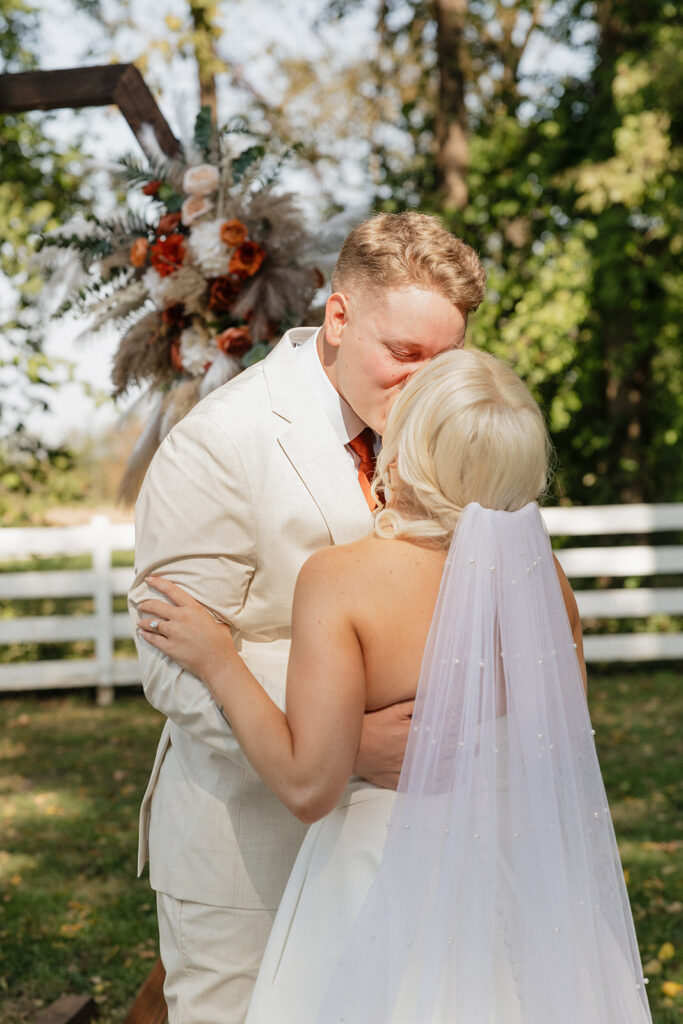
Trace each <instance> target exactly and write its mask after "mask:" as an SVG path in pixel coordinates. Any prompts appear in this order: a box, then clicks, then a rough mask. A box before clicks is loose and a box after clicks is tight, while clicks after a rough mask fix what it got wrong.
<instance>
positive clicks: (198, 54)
mask: <svg viewBox="0 0 683 1024" xmlns="http://www.w3.org/2000/svg"><path fill="white" fill-rule="evenodd" d="M189 4H190V17H191V19H192V26H193V29H194V32H193V39H194V53H195V59H196V61H197V75H198V78H199V105H200V106H201V107H208V108H209V110H210V111H211V120H212V121H213V123H214V124H217V122H218V103H217V96H216V68H217V67H220V65H221V60H220V57H219V56H218V52H217V50H216V41H217V39H219V38H220V35H221V31H220V29H219V28H218V26H217V25H216V23H215V20H214V19H215V13H216V11H215V4H212V3H211V0H189Z"/></svg>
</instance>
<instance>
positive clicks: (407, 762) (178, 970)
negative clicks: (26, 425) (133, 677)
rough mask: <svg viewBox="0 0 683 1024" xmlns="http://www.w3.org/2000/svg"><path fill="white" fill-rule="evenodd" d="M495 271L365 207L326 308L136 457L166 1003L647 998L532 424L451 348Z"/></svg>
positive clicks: (587, 1007) (244, 1005)
mask: <svg viewBox="0 0 683 1024" xmlns="http://www.w3.org/2000/svg"><path fill="white" fill-rule="evenodd" d="M484 287H485V275H484V271H483V268H482V266H481V264H480V262H479V259H478V257H477V256H476V254H475V253H474V251H473V250H472V249H471V248H470V247H469V246H467V245H466V244H465V243H463V242H462V241H460V240H459V239H457V238H455V237H454V236H453V235H451V234H450V233H449V232H447V231H446V230H445V229H444V228H443V227H442V226H441V225H440V223H439V222H438V221H437V220H436V219H435V218H432V217H428V216H425V215H422V214H418V213H412V212H410V213H403V214H395V215H391V214H380V215H378V216H376V217H373V218H371V219H370V220H368V221H366V222H364V223H362V224H360V225H359V226H358V227H356V228H355V229H354V230H353V231H352V232H351V234H350V235H349V236H348V238H347V239H346V241H345V243H344V245H343V247H342V250H341V253H340V255H339V259H338V261H337V264H336V266H335V270H334V272H333V276H332V294H331V296H330V297H329V299H328V300H327V304H326V308H325V319H324V324H323V326H322V327H321V328H298V329H294V330H291V331H289V332H287V334H285V336H284V337H283V338H282V339H281V341H280V342H279V343H278V345H277V346H276V347H275V349H274V351H273V352H272V353H271V354H270V355H269V356H268V357H267V358H266V359H265V360H264V361H263V362H262V363H259V364H257V365H256V366H254V367H252V368H251V369H249V370H247V371H245V372H244V373H243V374H241V375H240V376H239V377H237V378H235V379H234V380H232V381H230V382H229V383H228V384H226V385H224V386H223V387H221V388H219V389H217V390H216V391H214V392H213V393H212V394H210V395H209V396H208V397H207V398H205V399H204V400H203V401H202V402H201V403H200V404H199V405H198V406H197V407H196V408H195V409H194V410H193V411H192V412H191V413H190V414H189V415H188V416H187V417H186V418H185V419H184V420H183V421H182V422H181V423H180V424H179V425H178V426H176V427H175V428H174V430H173V431H171V433H170V434H169V436H168V437H167V438H166V440H165V441H164V442H163V444H162V445H161V447H160V449H159V451H158V453H157V455H156V456H155V459H154V461H153V463H152V465H151V467H150V470H149V472H148V475H147V478H146V480H145V483H144V485H143V489H142V492H141V495H140V499H139V501H138V505H137V509H136V526H137V530H136V533H137V548H136V581H135V584H134V587H133V589H132V591H131V608H132V611H133V614H134V615H135V618H136V622H137V625H138V650H139V656H140V668H141V674H142V679H143V685H144V688H145V694H146V696H147V698H148V700H149V701H150V702H151V703H152V704H153V705H154V706H155V707H156V708H158V709H159V710H160V711H161V712H162V713H163V714H164V715H166V717H167V722H166V724H165V726H164V730H163V733H162V736H161V740H160V743H159V747H158V750H157V756H156V760H155V764H154V768H153V770H152V776H151V779H150V783H149V786H148V789H147V792H146V795H145V798H144V801H143V805H142V810H141V830H140V865H139V866H140V870H141V869H142V867H143V865H144V862H145V860H146V859H147V856H149V862H150V882H151V885H152V887H153V889H155V890H156V893H157V908H158V916H159V935H160V947H161V957H162V961H163V964H164V968H165V970H166V981H165V988H164V993H165V997H166V1001H167V1004H168V1010H169V1022H170V1024H214V1022H215V1024H218V1022H220V1024H244V1022H246V1024H336V1022H347V1024H447V1022H448V1024H451V1022H452V1024H546V1022H548V1021H551V1020H552V1021H553V1022H554V1024H577V1022H578V1021H580V1022H581V1024H647V1022H649V1021H650V1020H651V1018H650V1014H649V1010H648V1006H647V999H646V997H645V991H644V988H643V985H644V979H643V977H642V970H641V967H640V962H639V958H638V951H637V945H636V942H635V934H634V929H633V922H632V917H631V912H630V908H629V904H628V898H627V894H626V890H625V886H624V880H623V873H622V871H621V866H620V863H619V856H618V852H617V847H616V842H615V838H614V831H613V828H612V822H611V818H610V814H609V809H608V807H607V802H606V797H605V791H604V787H603V784H602V779H601V775H600V769H599V766H598V762H597V758H596V754H595V746H594V739H593V733H592V730H591V727H590V719H589V716H588V710H587V705H586V696H585V682H586V678H585V665H584V661H583V653H582V644H581V630H580V624H579V618H578V612H577V608H576V603H575V601H574V598H573V595H572V593H571V589H570V587H569V584H568V583H567V580H566V578H565V577H564V574H563V573H562V570H561V569H560V567H559V565H558V563H557V561H556V560H555V559H554V557H553V555H552V552H551V549H550V544H549V540H548V537H547V534H546V532H545V530H544V527H543V523H542V520H541V517H540V513H539V510H538V506H537V504H536V500H537V499H538V498H539V497H540V496H541V495H542V494H543V492H544V490H545V488H546V485H547V480H548V458H549V451H550V445H549V440H548V436H547V432H546V428H545V424H544V420H543V416H542V413H541V411H540V410H539V408H538V406H537V405H536V403H535V401H534V400H533V398H532V397H531V395H530V394H529V392H528V390H527V388H526V386H525V385H524V384H523V383H522V382H521V381H520V379H519V378H518V377H517V376H516V375H515V373H514V372H513V371H512V370H511V369H510V368H509V367H507V366H506V365H505V364H503V363H502V362H500V361H499V360H496V359H494V358H493V357H492V356H489V355H485V354H483V353H481V352H477V351H476V350H473V349H467V350H465V349H463V343H464V337H465V329H466V326H467V318H468V315H469V313H470V312H473V311H474V310H476V308H477V307H478V305H479V304H480V302H481V300H482V298H483V293H484ZM376 456H377V458H376ZM375 459H376V466H375ZM285 694H286V701H285ZM311 823H314V824H311ZM309 825H310V826H311V827H310V828H308V829H307V826H309Z"/></svg>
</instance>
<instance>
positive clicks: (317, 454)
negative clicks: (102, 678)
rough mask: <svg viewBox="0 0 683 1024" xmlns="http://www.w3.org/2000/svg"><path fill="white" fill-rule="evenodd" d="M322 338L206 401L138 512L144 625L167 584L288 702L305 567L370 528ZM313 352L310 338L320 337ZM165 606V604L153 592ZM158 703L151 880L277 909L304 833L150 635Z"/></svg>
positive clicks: (146, 667)
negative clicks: (314, 364) (159, 584)
mask: <svg viewBox="0 0 683 1024" xmlns="http://www.w3.org/2000/svg"><path fill="white" fill-rule="evenodd" d="M316 330H317V329H315V328H297V329H295V330H292V331H289V332H288V333H287V334H286V335H285V336H284V337H283V338H282V339H281V341H280V342H279V343H278V345H277V346H276V347H275V349H274V350H273V352H272V353H271V354H270V355H269V356H268V357H267V358H266V359H265V360H264V361H263V362H261V363H258V364H257V365H255V366H253V367H251V368H250V369H249V370H246V371H245V372H244V373H242V374H240V375H239V376H238V377H237V378H235V379H234V380H232V381H230V382H229V383H228V384H226V385H224V386H223V387H220V388H218V389H217V390H216V391H214V392H212V393H211V394H210V395H209V396H207V397H206V398H205V399H204V400H203V401H202V402H200V403H199V405H197V406H196V407H195V408H194V409H193V410H192V412H191V413H190V414H189V415H188V416H186V417H185V419H184V420H182V421H181V423H179V424H178V425H177V426H176V427H175V428H174V429H173V430H172V431H171V433H170V434H169V435H168V437H167V438H166V439H165V440H164V441H163V443H162V445H161V446H160V448H159V451H158V452H157V454H156V456H155V458H154V460H153V462H152V465H151V467H150V470H149V472H148V474H147V477H146V479H145V483H144V485H143V488H142V492H141V494H140V498H139V500H138V504H137V507H136V526H137V547H136V578H135V583H134V586H133V588H132V590H131V593H130V607H131V613H132V615H133V616H134V617H135V618H137V615H136V607H137V604H138V602H139V601H141V600H143V599H144V597H146V596H150V593H151V592H150V590H149V589H148V587H147V585H146V584H145V582H144V578H145V576H147V575H149V574H150V573H158V574H160V575H163V576H166V577H168V578H169V579H172V580H174V581H175V582H177V583H179V584H180V585H181V586H183V587H184V588H185V589H186V590H187V591H188V592H189V593H190V594H192V595H193V596H195V597H197V598H198V599H199V600H200V601H201V602H202V603H203V604H204V605H206V606H207V607H208V608H209V609H210V610H211V611H212V612H213V613H214V614H215V615H216V616H217V617H218V618H220V619H223V620H226V621H227V622H229V623H230V624H231V625H232V627H233V636H234V638H235V642H236V645H237V648H238V650H239V651H240V653H241V655H242V657H243V658H244V660H245V662H246V663H247V665H248V666H249V667H250V668H251V669H252V671H253V672H254V673H255V675H257V677H258V678H259V680H260V681H261V683H262V685H263V686H264V687H265V688H266V689H267V691H268V692H269V693H270V694H271V696H273V697H274V699H276V700H277V701H278V703H279V704H280V706H283V703H284V688H285V677H286V669H287V658H288V653H289V643H290V616H291V605H292V596H293V592H294V584H295V581H296V577H297V574H298V572H299V569H300V568H301V565H302V563H303V562H304V561H305V560H306V558H307V557H308V556H309V555H310V554H311V553H312V552H314V551H316V550H318V549H319V548H321V547H325V546H327V545H329V544H343V543H346V542H348V541H351V540H355V539H356V538H358V537H360V536H362V535H363V534H364V533H367V532H368V531H369V529H370V528H371V516H370V512H369V510H368V507H367V504H366V502H365V499H364V497H363V493H362V491H361V488H360V486H359V484H358V477H357V472H356V470H355V468H354V465H353V461H352V458H351V457H350V456H349V452H348V451H347V450H346V449H345V447H344V444H343V443H340V441H339V437H338V436H337V434H335V431H334V430H333V428H332V426H331V424H330V421H329V419H328V418H327V417H326V415H325V411H324V408H323V403H321V402H320V401H319V396H318V395H316V393H315V388H313V387H311V379H310V375H307V374H306V373H305V372H304V367H303V364H302V356H303V350H302V349H301V348H300V346H301V345H303V343H304V342H305V341H306V340H307V339H309V338H311V336H312V335H313V334H315V333H316ZM313 344H314V342H313ZM157 596H158V595H157ZM138 653H139V657H140V670H141V676H142V681H143V685H144V690H145V694H146V696H147V699H148V700H149V701H150V703H151V704H153V705H154V707H156V708H158V709H159V711H161V712H162V713H163V714H164V715H166V716H167V722H166V724H165V726H164V729H163V732H162V735H161V739H160V742H159V747H158V750H157V755H156V759H155V762H154V767H153V770H152V775H151V778H150V781H149V785H148V787H147V792H146V794H145V797H144V800H143V804H142V809H141V814H140V848H139V863H138V867H139V871H142V868H143V866H144V863H145V861H146V859H147V857H148V856H149V860H150V882H151V885H152V887H153V888H154V889H156V890H157V891H160V892H164V893H167V894H168V895H170V896H173V897H175V898H176V899H182V900H191V901H194V902H198V903H206V904H210V905H213V906H222V907H236V908H244V909H268V910H270V909H275V908H276V907H277V904H278V902H279V899H280V896H281V894H282V891H283V889H284V886H285V883H286V881H287V877H288V875H289V871H290V869H291V867H292V864H293V862H294V859H295V857H296V854H297V851H298V848H299V845H300V843H301V840H302V838H303V834H304V832H305V827H304V826H303V825H302V824H301V823H300V822H299V821H297V820H296V819H295V818H294V817H293V816H292V815H291V814H290V813H289V811H287V810H286V809H285V808H284V806H283V805H282V804H280V803H279V801H278V800H277V799H276V798H275V797H274V796H273V795H272V794H271V793H270V792H269V790H268V789H267V788H266V787H265V786H264V784H263V783H262V782H261V780H260V779H259V778H258V776H257V775H256V774H255V772H254V771H253V770H252V768H251V767H250V765H249V763H248V762H247V760H246V758H245V757H244V755H243V754H242V752H241V750H240V749H239V747H238V745H237V743H236V741H235V739H234V737H233V735H232V733H231V731H230V728H229V726H228V725H227V724H226V722H225V720H224V719H223V718H222V717H221V716H220V714H219V712H218V710H217V708H216V706H215V704H214V702H213V700H212V699H211V697H210V695H209V693H208V691H207V690H206V688H205V687H204V685H203V684H202V683H201V682H200V681H199V680H198V679H196V678H195V677H194V676H192V675H190V674H189V673H187V672H185V671H183V670H181V669H180V668H179V667H178V666H177V665H176V664H175V663H173V662H172V661H170V660H169V659H168V658H166V657H165V656H164V655H162V654H161V653H160V652H159V651H157V650H156V649H155V648H154V647H152V646H151V645H150V644H147V643H145V642H144V641H143V640H138Z"/></svg>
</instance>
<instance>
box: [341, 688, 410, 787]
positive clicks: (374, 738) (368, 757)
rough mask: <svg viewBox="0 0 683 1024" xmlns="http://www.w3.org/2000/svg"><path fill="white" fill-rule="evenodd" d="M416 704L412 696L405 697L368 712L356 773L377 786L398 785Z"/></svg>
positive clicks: (365, 718)
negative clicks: (410, 697)
mask: <svg viewBox="0 0 683 1024" xmlns="http://www.w3.org/2000/svg"><path fill="white" fill-rule="evenodd" d="M414 704H415V702H414V701H412V700H404V701H401V702H400V703H398V704H390V705H389V707H386V708H380V709H379V710H377V711H368V712H367V713H366V715H365V716H364V719H363V732H362V734H361V740H360V746H359V748H358V754H357V756H356V763H355V766H354V772H355V774H356V775H360V776H361V778H363V779H367V780H368V782H372V783H373V784H374V785H375V786H382V787H383V788H384V789H396V787H397V786H398V778H399V775H400V774H401V768H402V766H403V757H404V754H405V752H406V745H407V743H408V733H409V732H410V723H411V720H412V715H413V707H414Z"/></svg>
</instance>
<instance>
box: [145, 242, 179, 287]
mask: <svg viewBox="0 0 683 1024" xmlns="http://www.w3.org/2000/svg"><path fill="white" fill-rule="evenodd" d="M184 259H185V238H184V236H183V235H181V234H174V235H166V237H165V238H162V239H160V240H159V241H158V242H155V243H154V245H153V246H152V248H151V256H150V259H149V261H150V263H151V264H152V266H153V267H154V269H155V270H156V272H157V274H158V275H159V277H168V275H169V274H172V273H173V272H174V270H177V269H178V267H179V266H181V264H182V262H183V260H184Z"/></svg>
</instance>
